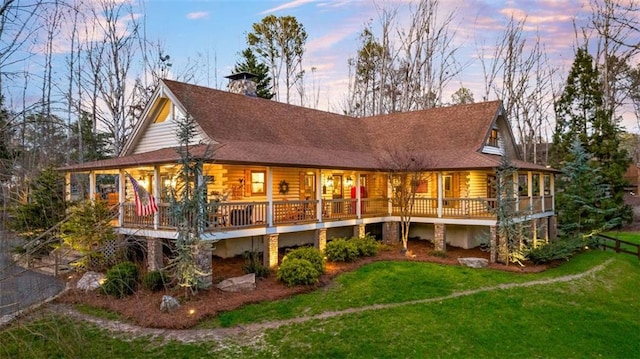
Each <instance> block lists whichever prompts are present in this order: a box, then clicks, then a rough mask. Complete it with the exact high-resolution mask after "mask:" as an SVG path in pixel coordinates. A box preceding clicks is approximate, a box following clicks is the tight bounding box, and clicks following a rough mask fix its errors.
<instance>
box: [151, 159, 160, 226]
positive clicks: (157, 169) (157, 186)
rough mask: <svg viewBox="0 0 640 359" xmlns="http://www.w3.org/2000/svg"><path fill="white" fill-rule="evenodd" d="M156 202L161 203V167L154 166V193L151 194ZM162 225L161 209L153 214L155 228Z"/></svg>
mask: <svg viewBox="0 0 640 359" xmlns="http://www.w3.org/2000/svg"><path fill="white" fill-rule="evenodd" d="M151 195H152V196H153V197H154V198H155V199H156V203H160V167H159V166H153V193H152V194H151ZM159 225H160V211H157V212H156V213H154V214H153V229H156V230H157V229H158V227H159Z"/></svg>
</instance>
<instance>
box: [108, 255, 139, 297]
mask: <svg viewBox="0 0 640 359" xmlns="http://www.w3.org/2000/svg"><path fill="white" fill-rule="evenodd" d="M139 276H140V272H139V270H138V266H137V265H135V264H134V263H132V262H122V263H120V264H116V265H115V266H113V267H112V268H111V269H109V270H108V271H107V276H106V280H105V282H104V284H103V285H102V290H104V292H105V293H107V294H109V295H113V296H115V297H117V298H122V297H125V296H128V295H131V294H133V293H134V292H135V291H136V288H137V287H138V278H139Z"/></svg>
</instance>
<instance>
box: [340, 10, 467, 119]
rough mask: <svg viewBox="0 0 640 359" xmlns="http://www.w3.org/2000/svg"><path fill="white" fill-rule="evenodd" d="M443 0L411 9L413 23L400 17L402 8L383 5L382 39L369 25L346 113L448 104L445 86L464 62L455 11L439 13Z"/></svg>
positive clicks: (352, 63) (355, 62) (355, 61)
mask: <svg viewBox="0 0 640 359" xmlns="http://www.w3.org/2000/svg"><path fill="white" fill-rule="evenodd" d="M438 9H439V2H438V0H427V1H421V2H419V3H418V4H417V5H416V6H415V7H414V6H413V5H410V7H409V13H410V16H409V22H408V25H407V26H404V27H403V25H402V24H400V23H398V22H396V21H395V18H396V15H397V13H398V9H397V8H396V9H389V8H383V9H380V17H379V22H380V24H379V25H380V32H381V36H380V38H379V39H378V38H377V37H376V36H375V35H374V30H373V29H372V27H371V25H370V24H368V25H367V26H366V27H365V29H364V30H363V32H362V34H361V37H360V38H361V47H360V48H359V50H358V53H357V54H356V58H355V59H350V66H351V67H354V68H355V70H354V71H353V72H352V73H351V76H352V78H353V79H351V80H350V84H351V86H350V95H349V101H348V105H349V106H350V108H348V109H345V112H346V113H353V114H355V115H359V116H367V115H375V114H383V113H393V112H402V111H413V110H420V109H428V108H432V107H436V106H440V105H442V104H443V102H444V101H443V93H444V89H445V88H446V87H447V85H448V84H449V83H450V82H451V80H452V79H453V78H455V77H456V76H457V75H458V74H460V72H461V70H462V68H463V67H464V66H462V65H460V64H459V63H458V62H457V61H456V58H455V55H456V52H457V51H458V49H459V47H458V46H457V45H456V44H454V42H453V39H454V37H455V31H454V30H452V27H453V20H454V13H453V12H449V13H448V14H446V15H445V16H444V17H441V16H440V15H439V14H438Z"/></svg>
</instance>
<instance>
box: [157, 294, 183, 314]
mask: <svg viewBox="0 0 640 359" xmlns="http://www.w3.org/2000/svg"><path fill="white" fill-rule="evenodd" d="M178 308H180V302H178V300H177V299H176V298H174V297H172V296H170V295H163V296H162V303H160V310H161V311H163V312H169V313H171V312H173V311H175V310H176V309H178Z"/></svg>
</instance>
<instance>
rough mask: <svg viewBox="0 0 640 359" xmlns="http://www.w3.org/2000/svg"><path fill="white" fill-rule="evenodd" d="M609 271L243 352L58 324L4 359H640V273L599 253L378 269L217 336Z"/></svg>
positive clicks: (18, 330) (381, 313) (311, 332)
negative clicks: (535, 269)
mask: <svg viewBox="0 0 640 359" xmlns="http://www.w3.org/2000/svg"><path fill="white" fill-rule="evenodd" d="M609 258H613V262H611V263H609V264H608V265H607V266H606V267H605V269H604V270H602V271H600V272H597V273H595V274H593V275H589V276H587V277H584V278H582V279H578V280H574V281H571V282H565V283H554V284H545V285H538V286H532V287H520V288H511V289H501V290H496V291H490V292H481V293H476V294H473V295H469V296H463V297H458V298H453V299H447V300H443V301H435V302H430V303H424V304H413V305H403V306H399V307H395V308H392V309H380V310H372V311H365V312H361V313H358V314H348V315H342V316H339V317H333V318H329V319H324V320H312V321H307V322H302V323H298V324H292V325H288V326H283V327H280V328H276V329H269V330H266V331H265V332H264V333H263V334H261V335H258V336H255V337H248V338H247V337H245V338H242V341H235V340H230V339H228V340H223V341H211V342H201V343H197V344H194V343H189V344H182V343H176V342H169V343H163V342H159V341H157V340H152V339H149V338H146V339H131V338H127V337H126V335H125V334H123V335H118V336H116V337H115V338H114V337H113V335H110V334H109V333H107V332H105V331H103V330H99V329H96V328H95V327H93V326H90V325H87V324H84V323H78V322H73V321H70V320H67V319H64V318H59V317H44V318H36V319H34V320H32V321H30V322H23V323H20V324H19V325H14V326H12V327H10V328H7V329H6V330H3V331H2V332H0V342H2V346H0V357H21V358H39V357H78V358H110V357H125V356H126V357H130V356H131V354H132V353H136V355H137V356H140V357H149V358H174V357H181V358H191V357H210V356H214V357H222V358H224V357H227V358H235V357H247V358H249V357H252V358H273V357H279V358H300V357H305V358H326V357H332V358H361V357H367V358H368V357H372V358H373V357H377V358H408V357H409V358H415V357H435V358H437V357H447V358H456V357H459V358H468V357H474V358H495V357H501V358H532V357H544V358H595V357H607V358H630V357H637V355H638V353H640V320H639V319H638V318H639V317H640V315H639V314H640V307H639V306H640V304H639V303H640V292H639V291H638V290H637V283H638V282H640V261H638V259H637V258H634V257H632V256H629V255H622V254H617V255H616V254H614V253H612V252H603V251H592V252H588V253H585V254H581V255H579V256H577V257H575V258H573V259H572V260H571V261H569V262H568V263H566V264H564V265H563V266H560V267H557V268H553V269H551V270H549V271H546V272H544V273H539V274H527V275H523V274H517V273H506V272H498V271H493V270H472V269H467V268H463V267H457V266H455V267H453V266H452V267H448V266H440V265H435V264H430V263H415V262H402V263H391V262H383V263H374V264H371V265H367V266H365V267H363V268H361V269H359V270H357V271H355V272H353V273H348V274H346V275H343V276H341V277H340V278H338V280H337V281H336V283H335V285H333V286H332V287H331V288H328V289H324V290H320V291H318V292H315V293H310V294H306V295H301V296H297V297H295V298H291V299H288V300H284V301H277V302H273V303H264V304H259V305H252V306H247V307H245V308H241V309H240V310H237V311H233V312H230V313H225V316H226V319H221V322H220V323H218V324H213V323H208V324H207V325H211V326H215V325H232V324H233V323H250V322H259V321H263V320H272V319H278V318H290V317H296V316H303V315H309V314H312V313H318V312H322V311H327V310H339V309H344V308H349V307H358V306H363V305H367V304H371V303H392V302H405V301H409V300H413V299H418V298H420V299H422V298H435V297H441V296H443V295H446V294H449V293H452V292H455V291H460V290H463V289H470V288H478V287H483V286H491V285H495V284H499V283H507V282H508V283H514V282H524V281H530V280H535V279H541V278H552V277H558V276H562V275H567V274H575V273H581V272H584V271H585V270H588V269H589V268H592V267H594V266H596V265H598V264H601V263H604V262H605V261H606V260H607V259H609Z"/></svg>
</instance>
